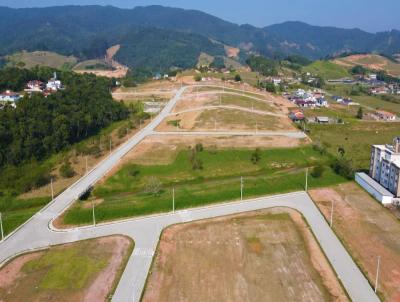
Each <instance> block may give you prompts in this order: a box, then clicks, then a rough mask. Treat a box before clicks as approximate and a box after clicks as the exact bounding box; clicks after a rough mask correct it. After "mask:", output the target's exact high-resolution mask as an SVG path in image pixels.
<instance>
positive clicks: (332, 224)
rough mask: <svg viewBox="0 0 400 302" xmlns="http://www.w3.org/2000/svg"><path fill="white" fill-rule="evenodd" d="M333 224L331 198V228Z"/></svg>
mask: <svg viewBox="0 0 400 302" xmlns="http://www.w3.org/2000/svg"><path fill="white" fill-rule="evenodd" d="M332 226H333V200H332V207H331V228H332Z"/></svg>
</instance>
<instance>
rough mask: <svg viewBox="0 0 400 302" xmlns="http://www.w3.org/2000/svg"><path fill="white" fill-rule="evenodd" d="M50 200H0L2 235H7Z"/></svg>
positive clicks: (5, 198) (4, 198)
mask: <svg viewBox="0 0 400 302" xmlns="http://www.w3.org/2000/svg"><path fill="white" fill-rule="evenodd" d="M49 201H50V198H33V199H27V200H21V199H16V198H12V197H10V198H7V197H3V198H1V199H0V212H1V213H2V219H3V230H4V235H5V236H6V235H8V234H9V233H11V232H12V231H14V230H15V229H16V228H17V227H19V226H20V225H21V224H23V223H25V222H26V221H27V220H28V219H29V218H31V217H32V216H33V215H35V214H36V213H37V212H38V211H39V210H40V209H41V208H43V207H44V206H45V205H46V204H47V203H48V202H49Z"/></svg>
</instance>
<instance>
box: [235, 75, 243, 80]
mask: <svg viewBox="0 0 400 302" xmlns="http://www.w3.org/2000/svg"><path fill="white" fill-rule="evenodd" d="M235 81H236V82H241V81H242V77H241V76H240V74H237V75H235Z"/></svg>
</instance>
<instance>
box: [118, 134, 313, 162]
mask: <svg viewBox="0 0 400 302" xmlns="http://www.w3.org/2000/svg"><path fill="white" fill-rule="evenodd" d="M196 144H203V146H204V147H205V148H206V149H207V150H226V149H234V148H241V149H251V150H254V149H255V148H257V147H258V148H268V149H273V148H275V149H276V148H295V147H299V146H303V145H307V144H309V140H308V139H294V138H288V137H283V136H271V137H250V136H215V137H213V136H203V137H193V136H182V135H176V136H174V135H168V136H163V135H152V136H150V137H148V138H146V139H145V140H144V141H143V142H141V143H140V144H139V145H138V146H137V147H136V148H134V149H133V150H131V151H130V152H129V153H128V154H127V155H126V156H125V157H124V158H123V159H122V164H127V163H135V164H138V165H166V164H171V163H173V162H174V160H175V159H176V157H177V156H178V154H179V152H181V151H183V150H188V148H189V147H190V146H195V145H196Z"/></svg>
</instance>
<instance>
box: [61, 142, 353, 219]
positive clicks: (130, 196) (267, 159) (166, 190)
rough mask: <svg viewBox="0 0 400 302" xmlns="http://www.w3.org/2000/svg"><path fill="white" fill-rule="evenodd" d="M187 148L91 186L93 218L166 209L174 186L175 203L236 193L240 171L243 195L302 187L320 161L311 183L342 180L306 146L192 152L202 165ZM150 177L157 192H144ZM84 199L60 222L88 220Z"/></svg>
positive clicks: (207, 200)
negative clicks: (255, 152) (197, 166)
mask: <svg viewBox="0 0 400 302" xmlns="http://www.w3.org/2000/svg"><path fill="white" fill-rule="evenodd" d="M189 152H190V151H182V152H180V153H179V154H178V156H177V158H176V159H175V161H174V162H173V163H172V164H169V165H162V166H139V165H132V164H127V165H125V166H123V167H122V168H121V170H120V171H119V172H118V173H116V174H115V175H113V176H112V177H110V178H109V179H108V180H107V181H106V182H105V183H104V184H102V185H100V186H98V187H96V188H95V190H94V192H93V195H94V196H93V197H92V198H93V199H97V200H102V202H101V203H100V204H98V205H97V206H96V209H95V212H96V219H97V220H98V221H108V220H113V219H119V218H126V217H132V216H138V215H145V214H151V213H159V212H167V211H170V210H171V207H172V204H171V202H172V193H171V192H172V188H175V197H176V209H184V208H187V207H194V206H201V205H206V204H212V203H217V202H223V201H231V200H237V199H239V198H240V177H241V176H243V177H244V196H245V198H249V197H255V196H262V195H267V194H276V193H283V192H291V191H298V190H303V189H304V183H305V168H306V167H312V166H315V165H319V164H321V165H324V166H326V169H325V172H324V174H323V176H322V177H320V178H313V177H310V179H309V185H310V186H311V187H321V186H327V185H331V184H337V183H342V182H345V181H346V180H345V179H344V178H342V177H340V176H337V175H336V174H334V173H333V172H332V171H331V169H330V168H329V163H330V160H331V158H330V157H327V156H322V155H321V154H320V153H319V152H317V151H314V150H313V148H312V147H310V146H308V147H302V148H296V149H274V150H264V151H261V160H260V161H259V162H258V163H257V164H253V163H252V162H251V155H252V151H249V150H226V151H213V150H209V151H207V150H205V151H203V152H200V153H198V159H200V160H201V162H202V163H203V169H201V170H193V169H192V164H191V162H190V160H189ZM154 178H156V179H157V180H158V181H159V183H160V185H161V190H160V192H159V194H151V193H146V187H147V186H148V184H149V182H150V179H154ZM90 202H91V201H90V200H89V201H87V202H77V203H76V204H75V205H74V206H73V207H72V208H71V209H70V210H68V211H67V213H66V214H65V216H64V222H65V223H66V224H86V223H91V221H92V210H91V207H90Z"/></svg>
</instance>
